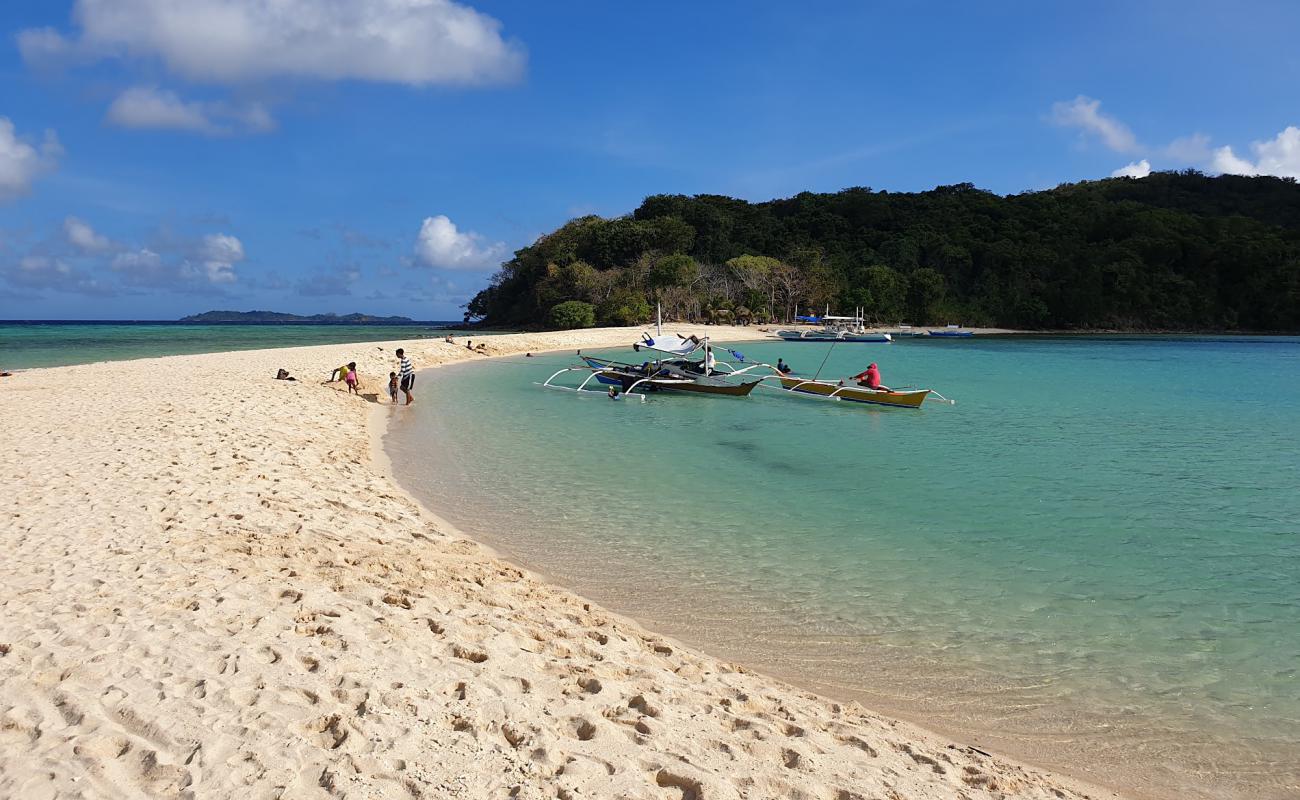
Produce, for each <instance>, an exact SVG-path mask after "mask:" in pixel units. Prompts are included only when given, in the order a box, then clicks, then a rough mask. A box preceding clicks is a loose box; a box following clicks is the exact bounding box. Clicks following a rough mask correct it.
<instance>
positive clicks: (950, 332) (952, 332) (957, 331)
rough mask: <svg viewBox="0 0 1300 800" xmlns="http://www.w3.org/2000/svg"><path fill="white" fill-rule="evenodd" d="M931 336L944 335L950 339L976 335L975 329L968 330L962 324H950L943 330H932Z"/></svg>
mask: <svg viewBox="0 0 1300 800" xmlns="http://www.w3.org/2000/svg"><path fill="white" fill-rule="evenodd" d="M928 335H929V336H943V337H947V338H950V339H957V338H960V339H966V338H969V337H971V336H974V335H975V331H968V330H966V329H965V328H963V327H962V326H960V325H948V326H946V327H945V328H943V329H942V330H932V331H930V332H929V334H928Z"/></svg>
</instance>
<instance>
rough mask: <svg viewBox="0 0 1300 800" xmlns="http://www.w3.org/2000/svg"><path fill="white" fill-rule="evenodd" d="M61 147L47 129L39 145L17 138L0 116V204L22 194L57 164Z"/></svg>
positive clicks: (10, 123) (6, 121) (11, 127)
mask: <svg viewBox="0 0 1300 800" xmlns="http://www.w3.org/2000/svg"><path fill="white" fill-rule="evenodd" d="M61 155H63V148H62V147H61V146H60V145H59V138H58V137H57V136H55V135H54V131H46V132H45V139H44V140H43V141H42V142H41V144H40V145H34V144H30V143H28V142H26V141H24V140H23V139H21V138H19V137H18V134H17V132H16V131H15V130H14V124H13V122H12V121H10V119H9V118H8V117H0V203H3V202H6V201H9V200H13V199H14V198H17V197H21V196H23V195H25V194H27V192H29V191H30V190H31V186H32V181H34V180H36V178H38V177H39V176H41V175H43V174H44V173H46V172H49V171H50V170H52V169H54V168H55V166H57V165H58V159H59V156H61Z"/></svg>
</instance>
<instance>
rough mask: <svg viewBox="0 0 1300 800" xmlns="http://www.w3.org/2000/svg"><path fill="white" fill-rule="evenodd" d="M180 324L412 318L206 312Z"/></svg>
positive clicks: (362, 321) (399, 321)
mask: <svg viewBox="0 0 1300 800" xmlns="http://www.w3.org/2000/svg"><path fill="white" fill-rule="evenodd" d="M179 321H180V322H297V323H310V324H313V325H401V324H413V323H414V322H415V320H413V319H411V318H410V317H375V316H371V315H370V314H312V315H310V316H302V315H300V314H286V313H284V312H283V311H204V312H203V313H202V314H191V315H190V316H188V317H181V319H180V320H179Z"/></svg>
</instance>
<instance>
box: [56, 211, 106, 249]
mask: <svg viewBox="0 0 1300 800" xmlns="http://www.w3.org/2000/svg"><path fill="white" fill-rule="evenodd" d="M63 236H64V238H66V239H67V240H68V244H70V245H72V246H73V247H75V248H77V250H79V251H81V252H82V253H102V252H104V251H105V250H108V249H110V248H111V247H112V246H113V243H112V242H111V241H109V239H108V237H107V236H103V235H101V234H98V233H95V229H94V228H92V227H90V226H89V225H87V224H86V223H84V222H82V221H81V220H79V219H77V218H76V217H68V218H67V219H65V220H63Z"/></svg>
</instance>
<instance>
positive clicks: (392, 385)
mask: <svg viewBox="0 0 1300 800" xmlns="http://www.w3.org/2000/svg"><path fill="white" fill-rule="evenodd" d="M388 399H389V401H390V402H393V403H396V402H397V373H396V372H390V373H388Z"/></svg>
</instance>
